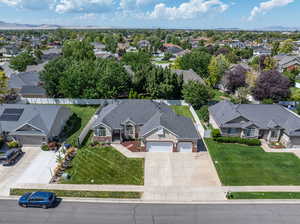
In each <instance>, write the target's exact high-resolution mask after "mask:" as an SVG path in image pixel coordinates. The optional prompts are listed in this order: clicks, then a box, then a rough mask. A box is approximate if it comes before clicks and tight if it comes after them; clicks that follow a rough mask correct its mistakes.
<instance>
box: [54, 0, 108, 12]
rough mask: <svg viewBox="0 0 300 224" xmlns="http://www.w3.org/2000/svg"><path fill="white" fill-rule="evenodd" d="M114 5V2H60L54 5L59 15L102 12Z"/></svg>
mask: <svg viewBox="0 0 300 224" xmlns="http://www.w3.org/2000/svg"><path fill="white" fill-rule="evenodd" d="M112 5H113V0H59V1H58V2H57V3H56V4H55V5H54V10H55V11H56V12H58V13H65V12H102V11H106V10H108V9H109V8H110V7H111V6H112Z"/></svg>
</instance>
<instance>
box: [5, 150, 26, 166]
mask: <svg viewBox="0 0 300 224" xmlns="http://www.w3.org/2000/svg"><path fill="white" fill-rule="evenodd" d="M23 154H24V152H23V151H22V150H21V149H20V148H14V149H10V150H8V151H6V152H5V153H4V154H3V155H2V156H1V157H0V160H1V161H2V165H3V166H12V165H14V164H16V162H17V161H18V160H19V159H20V158H21V157H22V156H23Z"/></svg>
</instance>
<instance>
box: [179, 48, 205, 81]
mask: <svg viewBox="0 0 300 224" xmlns="http://www.w3.org/2000/svg"><path fill="white" fill-rule="evenodd" d="M210 58H211V55H210V54H209V53H207V52H205V51H202V50H193V51H192V52H191V53H189V54H185V55H184V56H182V57H181V58H179V59H178V64H179V66H180V68H181V69H184V70H188V69H193V70H194V71H195V72H196V73H197V74H198V75H199V76H200V77H202V78H207V77H208V65H209V63H210Z"/></svg>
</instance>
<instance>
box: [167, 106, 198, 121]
mask: <svg viewBox="0 0 300 224" xmlns="http://www.w3.org/2000/svg"><path fill="white" fill-rule="evenodd" d="M171 108H172V109H173V110H174V111H175V112H176V113H177V114H179V115H182V116H185V117H187V118H191V119H192V120H194V118H193V115H192V113H191V111H190V109H189V107H188V106H171Z"/></svg>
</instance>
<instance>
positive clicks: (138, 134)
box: [92, 100, 200, 152]
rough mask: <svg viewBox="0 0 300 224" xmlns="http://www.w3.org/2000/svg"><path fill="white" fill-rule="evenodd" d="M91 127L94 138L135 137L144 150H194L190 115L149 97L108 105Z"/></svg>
mask: <svg viewBox="0 0 300 224" xmlns="http://www.w3.org/2000/svg"><path fill="white" fill-rule="evenodd" d="M92 129H93V131H94V141H99V142H123V141H126V140H139V141H140V143H141V146H142V147H143V148H144V149H146V151H147V152H192V151H193V152H196V151H197V142H198V140H199V138H200V137H199V135H198V133H197V131H196V128H195V126H194V124H193V122H192V120H191V119H190V118H186V117H183V116H180V115H177V114H176V113H175V112H174V111H173V110H172V109H171V108H170V107H168V106H167V105H166V104H164V103H157V102H153V101H151V100H131V101H126V102H122V103H119V104H117V103H114V104H109V105H107V106H105V107H104V108H103V109H102V110H101V111H100V112H99V114H98V115H97V119H96V121H95V122H94V124H93V127H92Z"/></svg>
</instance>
